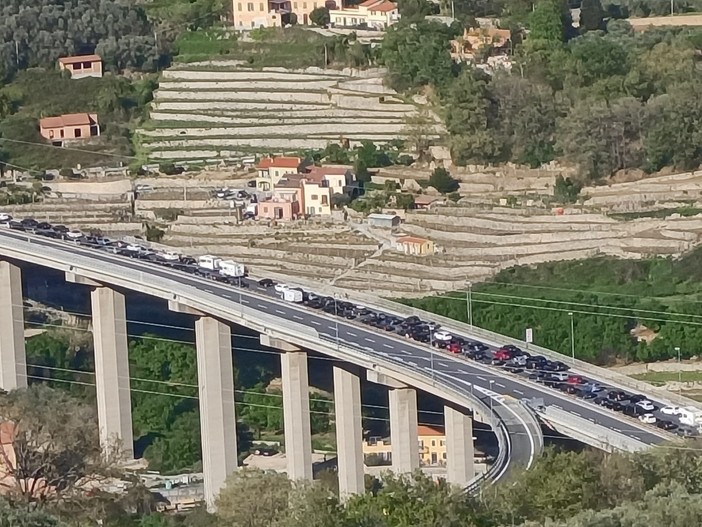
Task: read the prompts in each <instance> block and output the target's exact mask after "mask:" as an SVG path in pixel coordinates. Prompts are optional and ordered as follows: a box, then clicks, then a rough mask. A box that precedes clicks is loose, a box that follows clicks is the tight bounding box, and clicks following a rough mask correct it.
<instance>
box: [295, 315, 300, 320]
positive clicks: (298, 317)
mask: <svg viewBox="0 0 702 527" xmlns="http://www.w3.org/2000/svg"><path fill="white" fill-rule="evenodd" d="M293 318H296V319H297V320H302V317H300V316H298V315H293Z"/></svg>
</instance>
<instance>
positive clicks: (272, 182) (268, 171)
mask: <svg viewBox="0 0 702 527" xmlns="http://www.w3.org/2000/svg"><path fill="white" fill-rule="evenodd" d="M301 168H302V159H301V158H299V157H286V156H281V157H264V158H263V159H261V161H260V162H259V163H258V165H256V171H257V173H258V177H257V178H256V188H258V190H262V191H265V192H268V191H271V190H273V189H274V188H275V186H276V185H277V184H278V182H279V181H280V180H281V179H282V178H283V176H286V175H288V174H297V173H299V172H300V169H301Z"/></svg>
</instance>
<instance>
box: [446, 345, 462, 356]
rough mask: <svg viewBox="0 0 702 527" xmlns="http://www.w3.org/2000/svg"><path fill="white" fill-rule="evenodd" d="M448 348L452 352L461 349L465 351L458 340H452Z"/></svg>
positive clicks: (458, 351)
mask: <svg viewBox="0 0 702 527" xmlns="http://www.w3.org/2000/svg"><path fill="white" fill-rule="evenodd" d="M446 349H447V350H448V351H450V352H451V353H461V351H463V350H462V349H461V345H460V344H459V343H458V342H452V343H451V344H449V345H448V346H446Z"/></svg>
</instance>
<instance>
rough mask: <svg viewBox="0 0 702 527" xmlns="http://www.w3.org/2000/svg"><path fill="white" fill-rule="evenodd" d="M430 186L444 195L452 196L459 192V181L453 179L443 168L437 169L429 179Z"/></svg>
mask: <svg viewBox="0 0 702 527" xmlns="http://www.w3.org/2000/svg"><path fill="white" fill-rule="evenodd" d="M429 185H431V186H432V187H434V188H435V189H436V190H438V191H439V192H441V193H442V194H451V193H453V192H456V191H457V190H458V180H457V179H454V178H452V177H451V174H449V172H448V170H446V169H445V168H443V167H438V168H435V169H434V171H433V172H432V173H431V176H430V177H429Z"/></svg>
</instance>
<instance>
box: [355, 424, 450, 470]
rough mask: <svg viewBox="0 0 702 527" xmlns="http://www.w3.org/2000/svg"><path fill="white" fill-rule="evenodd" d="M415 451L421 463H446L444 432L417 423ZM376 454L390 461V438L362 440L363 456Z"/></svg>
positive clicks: (429, 464) (428, 464)
mask: <svg viewBox="0 0 702 527" xmlns="http://www.w3.org/2000/svg"><path fill="white" fill-rule="evenodd" d="M417 440H418V444H417V451H418V454H419V461H420V463H421V464H422V465H427V466H431V465H445V464H446V436H445V434H444V432H443V431H442V430H440V429H438V428H434V427H432V426H426V425H419V426H418V427H417ZM371 455H373V456H377V457H378V458H380V459H381V460H383V461H385V462H387V463H390V462H392V446H391V445H390V440H389V439H387V438H385V439H383V438H380V437H371V438H369V439H368V440H367V441H364V442H363V457H364V458H366V457H367V456H371Z"/></svg>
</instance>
